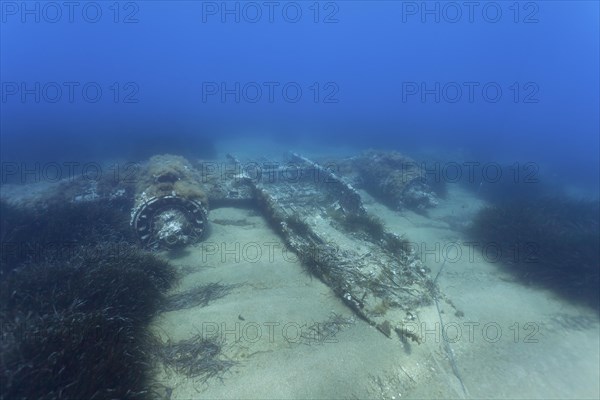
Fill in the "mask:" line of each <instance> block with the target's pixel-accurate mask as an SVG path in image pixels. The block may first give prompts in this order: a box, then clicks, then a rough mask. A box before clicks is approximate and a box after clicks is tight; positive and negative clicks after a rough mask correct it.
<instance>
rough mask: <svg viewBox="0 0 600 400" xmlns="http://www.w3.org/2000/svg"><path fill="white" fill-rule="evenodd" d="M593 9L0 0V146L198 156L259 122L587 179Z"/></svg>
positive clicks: (594, 125) (587, 185) (254, 131)
mask: <svg viewBox="0 0 600 400" xmlns="http://www.w3.org/2000/svg"><path fill="white" fill-rule="evenodd" d="M598 15H599V5H598V2H596V1H580V2H566V1H544V2H514V3H511V2H481V3H480V2H475V3H473V4H471V3H468V2H467V4H463V3H462V2H410V1H405V2H404V1H398V2H394V1H376V2H362V1H341V2H315V3H311V2H291V3H289V2H288V3H286V2H275V3H272V4H271V3H269V2H266V3H264V2H191V1H188V2H162V1H141V2H118V3H114V4H113V3H110V4H109V3H107V2H99V3H93V2H92V3H89V2H88V3H86V2H83V3H77V4H73V5H63V4H62V3H60V2H56V3H54V2H49V4H47V3H44V2H10V1H3V2H2V25H1V29H2V31H1V32H2V35H1V42H0V43H1V49H2V57H1V60H0V67H1V72H2V102H1V105H2V115H1V116H2V118H1V124H2V125H1V128H2V149H1V151H2V158H3V160H11V161H13V160H26V159H27V160H40V161H48V160H55V159H57V158H58V159H61V160H62V159H66V160H71V159H85V158H88V159H97V158H102V157H105V156H109V157H125V158H143V157H146V156H148V155H149V154H154V153H156V152H157V150H159V149H160V150H162V151H167V152H174V153H179V152H185V153H186V154H189V155H198V156H206V155H210V152H211V149H212V148H213V146H214V143H215V142H216V141H219V140H220V139H222V138H224V137H227V138H234V137H244V138H246V139H249V140H253V139H260V138H263V137H264V138H267V139H268V140H273V141H276V142H279V143H281V144H283V145H289V146H295V145H296V144H297V143H299V142H301V143H302V142H303V143H310V144H312V145H314V146H323V147H334V148H335V147H336V146H338V145H341V144H343V145H349V146H356V147H359V148H364V147H371V148H380V147H385V148H390V147H391V148H394V149H399V150H404V151H407V150H409V149H410V150H422V151H435V152H437V153H438V154H440V155H444V154H449V153H453V154H454V153H457V152H459V151H460V152H463V153H466V154H468V156H469V157H470V158H473V159H477V160H480V161H494V162H501V163H506V164H512V163H514V162H520V163H526V162H535V163H538V164H539V165H540V167H542V172H544V173H545V174H546V175H548V176H550V177H552V179H553V180H558V181H560V182H561V183H564V184H574V185H576V186H580V187H581V189H582V191H583V192H585V193H592V194H596V195H597V190H595V189H596V186H597V185H595V183H596V181H597V180H598V151H599V150H598V149H599V131H600V126H599V117H598V109H599V108H600V104H599V85H600V83H599V74H598V71H599V69H600V65H599V60H598V58H599V56H598V53H599V51H598V50H599V39H598V38H599V36H600V35H599V27H598V19H599V18H598ZM86 85H87V86H86ZM98 91H100V93H99V92H98ZM88 92H89V93H88Z"/></svg>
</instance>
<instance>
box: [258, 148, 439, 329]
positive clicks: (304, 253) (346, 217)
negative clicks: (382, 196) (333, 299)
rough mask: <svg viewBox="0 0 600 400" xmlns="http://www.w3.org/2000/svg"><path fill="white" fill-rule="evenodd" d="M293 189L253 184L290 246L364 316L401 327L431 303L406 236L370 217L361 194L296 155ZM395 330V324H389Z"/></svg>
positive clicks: (276, 183) (283, 183) (286, 184)
mask: <svg viewBox="0 0 600 400" xmlns="http://www.w3.org/2000/svg"><path fill="white" fill-rule="evenodd" d="M291 160H292V161H293V162H294V164H295V166H296V168H298V169H299V170H300V171H301V172H302V173H300V174H296V175H295V178H294V180H293V182H290V180H289V179H287V178H286V175H285V171H283V169H282V170H280V171H278V172H277V174H276V179H269V180H251V179H248V180H247V184H248V185H251V186H252V188H253V191H254V197H255V199H256V201H257V204H258V206H259V208H260V209H261V210H262V211H263V213H264V215H265V216H266V218H267V219H268V220H269V221H270V222H271V223H272V224H273V226H274V227H275V229H276V230H277V231H278V232H279V234H280V235H281V236H282V237H283V238H284V240H285V242H286V244H287V245H288V246H289V247H290V248H291V249H292V250H293V251H294V252H295V253H296V254H298V256H299V257H300V258H301V259H302V261H304V263H305V264H306V265H307V266H308V267H309V268H310V270H311V271H312V272H313V273H314V274H315V275H317V276H318V277H320V278H321V279H322V280H323V281H324V282H325V283H326V284H328V285H329V286H330V287H331V288H332V289H333V290H334V291H335V293H336V294H337V295H339V296H340V297H341V298H342V299H343V301H344V302H345V303H346V304H347V305H348V306H350V307H351V308H352V309H353V310H354V311H355V312H356V313H357V314H358V315H359V316H360V317H362V318H364V319H365V320H367V321H368V322H369V323H371V324H373V325H375V326H381V325H382V324H383V325H385V323H386V321H391V323H392V324H393V325H394V326H396V325H397V324H401V323H402V321H405V319H406V317H407V315H412V313H411V312H414V311H415V309H416V308H418V307H420V306H423V305H427V304H431V302H432V300H433V292H434V290H435V284H434V283H433V281H432V280H431V279H430V277H429V270H428V268H427V267H425V266H424V265H423V264H422V262H421V261H420V260H419V259H418V257H417V256H416V254H415V253H414V252H413V251H411V249H410V247H409V246H408V242H406V241H405V240H404V239H402V237H400V236H398V235H396V234H394V233H392V232H389V231H387V230H386V229H385V227H384V225H383V224H382V222H381V221H379V220H378V219H377V218H375V217H373V216H371V215H369V214H368V213H367V211H366V210H365V208H364V206H363V204H362V200H361V197H360V194H359V193H358V192H357V191H356V190H355V189H354V188H353V187H352V186H351V185H349V184H348V183H346V182H345V181H343V180H342V179H341V178H339V177H338V176H337V175H336V174H335V173H333V172H332V171H329V170H327V169H325V168H323V167H322V166H320V165H318V164H316V163H314V162H312V161H310V160H308V159H307V158H305V157H302V156H300V155H298V154H292V155H291ZM387 324H389V322H387Z"/></svg>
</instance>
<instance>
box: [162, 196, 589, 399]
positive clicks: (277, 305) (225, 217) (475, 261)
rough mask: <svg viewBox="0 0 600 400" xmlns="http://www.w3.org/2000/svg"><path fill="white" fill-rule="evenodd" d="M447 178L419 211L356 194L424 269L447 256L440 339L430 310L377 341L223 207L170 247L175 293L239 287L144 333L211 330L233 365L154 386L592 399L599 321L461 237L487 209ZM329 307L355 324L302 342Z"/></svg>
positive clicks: (280, 393) (186, 394)
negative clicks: (202, 229)
mask: <svg viewBox="0 0 600 400" xmlns="http://www.w3.org/2000/svg"><path fill="white" fill-rule="evenodd" d="M449 186H450V187H449V193H448V196H447V199H446V200H443V201H442V202H441V203H440V205H439V206H438V207H437V208H436V209H434V210H431V212H430V213H429V216H428V217H424V216H422V215H419V214H416V213H413V212H410V211H402V212H397V211H392V210H390V209H388V208H387V207H386V206H384V205H382V204H380V203H378V202H377V201H375V200H374V199H373V198H372V197H370V196H369V195H368V194H366V193H361V195H363V199H364V202H365V206H366V207H367V209H368V211H369V212H371V213H373V214H375V215H377V216H379V217H380V218H381V219H383V221H384V222H385V224H386V226H387V227H388V229H390V230H392V231H394V232H396V233H399V234H405V235H406V236H407V237H408V238H409V239H410V240H411V242H414V243H415V246H416V248H417V249H418V250H419V251H421V253H422V259H423V260H424V261H425V264H426V265H428V266H429V267H430V268H431V270H432V274H434V276H435V274H436V273H437V272H438V270H439V269H440V267H441V266H442V264H444V260H443V257H444V256H445V257H446V262H445V264H444V268H443V270H442V272H441V274H440V276H439V279H438V281H437V282H438V285H439V287H440V290H441V292H442V293H443V294H444V296H445V299H442V300H440V302H439V306H440V312H441V316H442V321H443V326H444V333H445V335H446V340H444V339H443V334H442V330H441V329H440V327H441V326H442V325H441V324H440V319H439V315H438V312H437V310H436V307H435V305H432V306H430V307H426V308H423V309H421V310H420V311H419V313H418V315H416V316H415V317H416V318H415V322H414V325H413V326H414V327H415V329H419V330H420V334H421V335H422V336H423V338H424V342H423V343H421V344H417V343H413V342H406V343H403V342H401V341H400V340H399V339H398V338H397V337H393V338H387V337H386V336H384V335H383V334H382V333H381V332H379V331H378V330H377V329H376V328H374V327H372V326H370V325H369V324H367V323H366V322H364V321H362V320H361V319H359V318H356V317H355V316H354V315H353V312H352V310H350V309H349V308H348V307H346V306H345V305H344V304H343V303H342V301H341V300H340V299H339V298H338V297H337V296H336V295H335V294H334V293H333V291H332V290H331V289H330V288H329V287H328V286H326V285H325V284H324V283H322V282H321V281H320V280H318V279H316V278H314V277H311V275H310V274H309V273H308V272H307V271H306V269H305V268H304V267H303V265H302V264H301V262H300V261H299V260H298V259H297V258H296V257H295V256H294V254H293V253H291V252H288V251H286V250H285V246H284V244H283V242H282V240H281V238H280V237H278V236H277V234H276V233H275V232H274V231H273V230H272V229H271V228H270V227H269V226H268V224H267V221H266V220H265V219H264V218H263V217H262V216H261V215H260V214H259V213H257V212H256V211H254V210H250V209H242V208H219V209H214V210H211V212H210V215H209V221H210V226H211V231H210V235H209V236H208V238H207V239H206V241H205V242H204V243H202V244H201V245H197V246H194V247H189V248H187V249H185V250H184V251H183V252H180V253H177V254H166V256H167V257H168V258H169V260H170V261H171V262H172V263H174V264H175V265H177V266H179V267H181V268H182V269H183V270H185V271H186V274H185V276H184V277H183V279H182V280H181V282H180V285H179V286H178V287H177V288H175V289H174V290H173V293H177V292H181V291H185V290H188V289H190V288H193V287H195V286H198V285H204V284H207V283H211V282H220V283H221V284H224V285H236V286H235V287H234V289H233V290H232V291H231V292H230V293H229V294H228V295H227V296H225V297H223V298H220V299H216V300H214V301H212V302H210V303H209V304H208V305H205V306H197V307H193V308H189V309H182V310H177V311H171V312H164V313H162V314H160V315H159V316H158V317H157V318H156V319H155V321H154V323H153V325H152V329H153V331H154V332H155V333H157V334H159V335H160V336H161V337H162V338H163V339H165V340H166V338H169V339H171V340H172V341H178V340H183V339H186V338H189V337H191V336H192V335H194V334H197V333H202V334H205V335H208V334H217V335H220V337H221V338H222V339H223V340H224V342H225V344H224V347H223V356H224V357H227V358H228V359H230V360H233V361H235V362H236V364H235V365H234V366H233V367H232V368H231V369H229V370H228V371H227V372H225V373H224V374H223V375H222V376H221V377H220V378H211V379H209V380H208V381H204V382H203V381H201V380H199V379H195V378H187V377H185V376H183V375H181V374H178V373H176V372H174V371H172V370H170V369H169V368H162V367H159V368H157V370H156V379H157V381H158V382H160V383H161V384H163V385H165V386H166V387H168V388H172V392H171V391H169V397H170V398H171V399H173V400H175V399H192V398H230V399H243V398H253V399H285V398H290V399H292V398H293V399H308V398H311V399H334V398H339V399H342V398H343V399H347V398H360V399H365V398H367V399H400V398H427V399H431V398H470V397H471V398H495V399H497V398H540V399H551V398H598V397H599V396H600V387H599V380H598V376H600V370H599V369H600V367H599V360H600V350H599V346H600V344H599V337H600V333H599V324H598V317H597V315H596V314H595V313H594V312H593V311H592V310H588V309H586V308H584V307H581V306H578V305H573V304H569V303H567V302H565V300H564V299H561V298H559V297H557V296H555V295H554V294H553V293H552V292H551V291H547V290H543V289H538V288H533V287H529V286H525V285H524V284H523V283H520V282H518V281H517V280H516V279H515V278H514V276H512V274H510V273H509V272H507V271H506V270H504V269H503V268H502V265H500V264H499V263H495V262H494V257H493V254H492V255H488V256H486V257H484V254H482V252H481V246H483V245H485V244H478V243H473V242H469V241H468V240H467V239H466V238H465V237H464V236H463V234H462V233H461V227H462V226H464V224H465V223H467V222H468V221H469V220H470V219H471V218H472V216H473V215H474V213H475V212H476V211H477V209H478V208H479V207H481V206H482V205H483V204H482V203H481V201H480V200H478V199H476V198H474V197H473V195H472V194H470V193H467V192H465V191H463V190H462V189H461V188H460V187H457V186H453V185H449ZM308 218H310V216H308ZM467 242H468V243H467ZM451 304H452V305H451ZM457 310H458V311H457ZM332 315H338V316H341V317H343V318H348V319H353V323H351V324H347V325H344V326H343V327H342V328H341V330H340V331H339V332H337V333H336V334H335V335H325V337H320V338H318V340H307V339H306V337H305V336H304V334H306V332H307V330H308V331H310V328H311V327H315V326H318V324H322V323H324V322H326V321H327V320H328V319H329V318H331V317H332ZM459 377H460V380H459ZM461 380H462V384H461Z"/></svg>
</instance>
